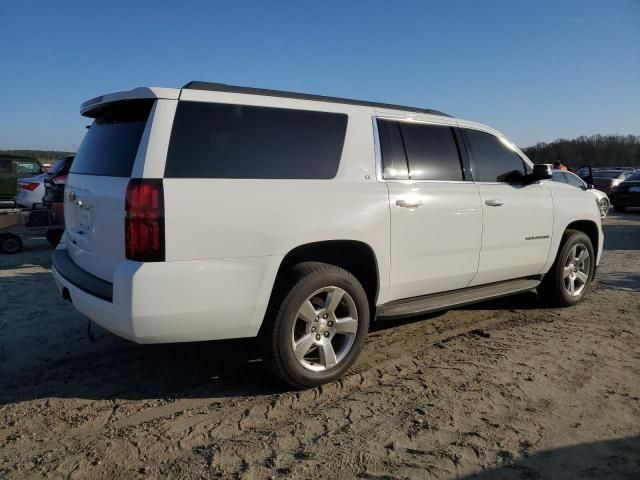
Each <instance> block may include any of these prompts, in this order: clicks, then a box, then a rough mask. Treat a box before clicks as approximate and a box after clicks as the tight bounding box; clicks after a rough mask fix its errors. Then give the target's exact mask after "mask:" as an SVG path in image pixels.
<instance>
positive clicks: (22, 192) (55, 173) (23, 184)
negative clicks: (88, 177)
mask: <svg viewBox="0 0 640 480" xmlns="http://www.w3.org/2000/svg"><path fill="white" fill-rule="evenodd" d="M71 162H73V155H70V156H67V157H62V158H60V159H59V160H57V162H56V164H55V165H54V167H53V168H52V169H51V170H50V171H48V172H46V173H42V174H40V175H37V176H35V177H30V178H21V179H19V180H18V193H17V194H16V203H17V204H18V205H20V206H22V207H26V208H34V207H36V206H38V205H39V204H41V203H42V199H43V197H44V194H45V180H46V179H47V178H50V179H64V178H66V176H67V174H68V173H69V168H70V167H71Z"/></svg>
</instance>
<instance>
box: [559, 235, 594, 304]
mask: <svg viewBox="0 0 640 480" xmlns="http://www.w3.org/2000/svg"><path fill="white" fill-rule="evenodd" d="M590 272H591V257H590V255H589V250H588V249H587V247H586V245H584V244H583V243H576V244H575V245H574V246H573V247H572V248H571V250H569V254H568V255H567V258H566V259H565V261H564V269H563V271H562V279H563V284H564V288H565V290H566V291H567V293H569V295H571V296H572V297H579V296H580V295H582V292H583V291H584V289H585V287H586V286H587V283H588V282H589V273H590Z"/></svg>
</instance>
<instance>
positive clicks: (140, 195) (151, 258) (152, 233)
mask: <svg viewBox="0 0 640 480" xmlns="http://www.w3.org/2000/svg"><path fill="white" fill-rule="evenodd" d="M125 211H126V213H125V220H124V236H125V255H126V257H127V258H128V259H129V260H136V261H138V262H163V261H164V258H165V256H164V190H163V188H162V180H161V179H157V178H153V179H148V178H144V179H140V178H134V179H131V180H130V181H129V185H127V194H126V198H125Z"/></svg>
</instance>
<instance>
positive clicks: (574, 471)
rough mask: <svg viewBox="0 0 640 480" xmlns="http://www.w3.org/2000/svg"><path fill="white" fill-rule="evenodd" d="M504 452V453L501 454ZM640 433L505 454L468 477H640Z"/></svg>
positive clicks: (513, 479) (479, 479)
mask: <svg viewBox="0 0 640 480" xmlns="http://www.w3.org/2000/svg"><path fill="white" fill-rule="evenodd" d="M498 455H500V454H498ZM638 468H640V436H635V437H629V438H622V439H616V440H607V441H601V442H592V443H585V444H581V445H575V446H571V447H565V448H557V449H554V450H545V451H542V452H539V453H536V454H534V455H528V456H524V457H522V458H519V459H517V460H511V459H510V457H509V456H505V457H504V464H503V465H502V466H499V467H495V468H491V469H487V470H484V471H482V472H479V473H476V474H473V475H469V476H466V477H463V478H464V480H485V479H486V480H494V479H501V480H519V479H527V480H530V479H547V478H548V479H571V478H586V479H589V478H591V479H601V478H607V479H618V478H619V479H631V478H638V476H637V475H638Z"/></svg>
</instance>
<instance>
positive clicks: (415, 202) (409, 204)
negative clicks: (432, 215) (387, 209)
mask: <svg viewBox="0 0 640 480" xmlns="http://www.w3.org/2000/svg"><path fill="white" fill-rule="evenodd" d="M396 205H397V206H399V207H404V208H418V207H419V206H420V205H422V200H413V201H411V202H409V201H407V200H403V199H402V198H400V199H398V200H396Z"/></svg>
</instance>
